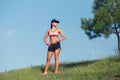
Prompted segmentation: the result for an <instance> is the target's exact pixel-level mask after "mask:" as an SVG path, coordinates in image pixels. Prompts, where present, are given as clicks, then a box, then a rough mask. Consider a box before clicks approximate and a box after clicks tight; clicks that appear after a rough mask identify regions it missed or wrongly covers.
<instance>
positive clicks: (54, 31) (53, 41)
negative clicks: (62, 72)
mask: <svg viewBox="0 0 120 80" xmlns="http://www.w3.org/2000/svg"><path fill="white" fill-rule="evenodd" d="M58 23H59V21H58V20H56V19H53V20H51V27H50V29H49V30H48V31H47V32H46V34H45V36H44V42H45V44H46V45H47V46H48V53H47V61H46V66H45V70H44V72H43V75H46V74H47V72H48V68H49V65H50V60H51V57H52V55H53V54H54V59H55V71H54V73H55V74H58V66H59V59H58V58H59V53H60V50H61V46H60V42H62V41H63V40H64V39H65V35H64V33H63V32H62V30H61V29H59V28H57V25H58ZM59 34H60V35H61V36H62V38H61V39H59V38H58V35H59ZM48 36H49V37H50V41H49V42H47V38H48Z"/></svg>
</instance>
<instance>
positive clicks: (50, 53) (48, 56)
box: [43, 52, 53, 75]
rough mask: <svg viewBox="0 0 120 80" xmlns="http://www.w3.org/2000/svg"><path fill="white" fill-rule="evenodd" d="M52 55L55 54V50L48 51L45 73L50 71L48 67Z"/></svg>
mask: <svg viewBox="0 0 120 80" xmlns="http://www.w3.org/2000/svg"><path fill="white" fill-rule="evenodd" d="M52 55H53V52H48V53H47V61H46V66H45V70H44V72H43V75H46V74H47V71H48V68H49V65H50V60H51V57H52Z"/></svg>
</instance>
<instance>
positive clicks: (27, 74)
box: [0, 57, 120, 80]
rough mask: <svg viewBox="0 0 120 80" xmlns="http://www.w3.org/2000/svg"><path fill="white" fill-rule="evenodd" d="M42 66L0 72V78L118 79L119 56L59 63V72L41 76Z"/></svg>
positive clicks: (45, 79)
mask: <svg viewBox="0 0 120 80" xmlns="http://www.w3.org/2000/svg"><path fill="white" fill-rule="evenodd" d="M43 69H44V66H35V67H29V68H24V69H19V70H12V71H9V72H4V73H0V80H120V57H112V58H106V59H101V60H94V61H84V62H72V63H61V64H60V67H59V71H60V72H59V74H58V75H55V74H54V73H53V70H54V65H51V66H50V69H49V73H48V75H46V76H42V71H43Z"/></svg>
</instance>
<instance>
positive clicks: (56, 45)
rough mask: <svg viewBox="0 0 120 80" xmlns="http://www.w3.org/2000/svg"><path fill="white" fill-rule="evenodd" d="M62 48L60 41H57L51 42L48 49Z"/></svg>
mask: <svg viewBox="0 0 120 80" xmlns="http://www.w3.org/2000/svg"><path fill="white" fill-rule="evenodd" d="M59 48H60V49H61V45H60V42H57V43H55V44H51V45H50V46H49V47H48V51H55V50H57V49H59Z"/></svg>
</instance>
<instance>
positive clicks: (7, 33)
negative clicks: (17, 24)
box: [4, 29, 15, 36]
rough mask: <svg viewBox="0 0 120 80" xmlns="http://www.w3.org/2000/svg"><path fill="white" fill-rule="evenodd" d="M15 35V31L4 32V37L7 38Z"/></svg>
mask: <svg viewBox="0 0 120 80" xmlns="http://www.w3.org/2000/svg"><path fill="white" fill-rule="evenodd" d="M14 34H15V30H14V29H10V30H6V31H4V35H5V36H13V35H14Z"/></svg>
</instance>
